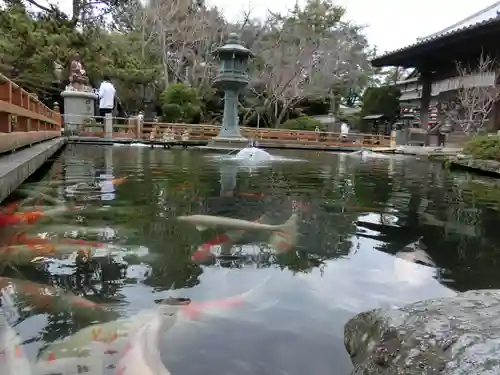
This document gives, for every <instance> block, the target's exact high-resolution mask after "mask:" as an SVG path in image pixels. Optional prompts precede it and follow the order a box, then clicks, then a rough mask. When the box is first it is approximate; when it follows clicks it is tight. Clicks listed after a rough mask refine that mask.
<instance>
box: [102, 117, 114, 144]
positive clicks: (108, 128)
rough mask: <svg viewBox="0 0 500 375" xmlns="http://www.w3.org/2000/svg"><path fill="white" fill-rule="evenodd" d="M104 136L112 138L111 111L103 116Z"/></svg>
mask: <svg viewBox="0 0 500 375" xmlns="http://www.w3.org/2000/svg"><path fill="white" fill-rule="evenodd" d="M104 138H106V139H112V138H113V115H112V114H111V113H106V115H105V116H104Z"/></svg>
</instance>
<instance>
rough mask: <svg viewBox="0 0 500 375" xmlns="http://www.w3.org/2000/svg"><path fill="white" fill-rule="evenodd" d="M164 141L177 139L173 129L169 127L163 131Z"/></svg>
mask: <svg viewBox="0 0 500 375" xmlns="http://www.w3.org/2000/svg"><path fill="white" fill-rule="evenodd" d="M162 141H163V142H173V141H175V138H174V135H173V134H172V130H171V129H170V128H167V129H165V130H164V131H163V136H162Z"/></svg>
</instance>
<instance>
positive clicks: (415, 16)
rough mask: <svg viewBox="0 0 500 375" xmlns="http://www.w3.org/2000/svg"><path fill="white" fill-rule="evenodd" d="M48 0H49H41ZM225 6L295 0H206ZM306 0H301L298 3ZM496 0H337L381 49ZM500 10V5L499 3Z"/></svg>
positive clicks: (236, 15)
mask: <svg viewBox="0 0 500 375" xmlns="http://www.w3.org/2000/svg"><path fill="white" fill-rule="evenodd" d="M40 2H41V3H47V0H45V1H40ZM51 2H58V3H59V4H60V6H61V8H62V9H63V10H66V11H69V10H70V9H71V1H70V0H51ZM207 2H208V4H209V5H216V6H217V7H218V8H219V9H222V10H223V12H224V14H225V16H226V18H227V19H228V20H230V21H235V20H237V19H241V18H242V17H243V14H244V13H245V12H246V11H248V10H249V9H251V10H252V14H253V15H254V16H255V17H259V18H264V17H265V16H266V14H267V11H268V10H271V11H274V12H282V13H286V12H287V10H288V9H291V8H292V7H293V6H294V5H295V3H296V0H239V1H235V0H207ZM303 2H304V0H299V4H300V3H303ZM494 2H495V1H494V0H475V1H456V0H419V1H414V2H402V1H400V0H377V1H373V0H336V3H337V4H339V5H343V6H345V7H346V9H347V18H348V19H350V20H352V21H354V22H356V23H358V24H362V25H365V26H366V30H365V34H366V36H367V37H368V41H369V42H370V44H371V45H375V46H377V51H378V52H379V54H380V53H383V52H386V51H392V50H395V49H398V48H402V47H405V46H407V45H410V44H412V43H414V42H415V41H416V39H417V38H419V37H424V36H426V35H429V34H432V33H434V32H437V31H440V30H441V29H444V28H446V27H447V26H450V25H452V24H454V23H455V22H458V21H460V20H462V19H464V18H466V17H467V16H470V15H471V14H473V13H475V12H478V11H480V10H482V9H483V8H486V7H487V6H489V5H491V4H493V3H494ZM498 10H500V6H499V7H498Z"/></svg>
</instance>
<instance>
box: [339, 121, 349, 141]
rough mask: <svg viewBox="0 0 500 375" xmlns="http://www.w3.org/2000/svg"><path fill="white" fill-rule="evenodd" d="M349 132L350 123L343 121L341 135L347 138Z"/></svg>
mask: <svg viewBox="0 0 500 375" xmlns="http://www.w3.org/2000/svg"><path fill="white" fill-rule="evenodd" d="M348 134H349V125H347V124H346V123H345V122H343V123H342V124H341V125H340V137H341V138H344V139H345V138H347V136H348Z"/></svg>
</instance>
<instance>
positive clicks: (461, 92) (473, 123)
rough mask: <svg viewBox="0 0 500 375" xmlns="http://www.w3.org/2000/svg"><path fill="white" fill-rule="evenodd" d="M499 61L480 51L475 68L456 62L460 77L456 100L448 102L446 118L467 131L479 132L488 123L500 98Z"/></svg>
mask: <svg viewBox="0 0 500 375" xmlns="http://www.w3.org/2000/svg"><path fill="white" fill-rule="evenodd" d="M496 66H497V64H496V61H495V59H493V58H492V57H490V56H487V55H484V54H481V56H480V58H479V60H478V61H477V64H475V65H474V66H473V67H469V66H464V65H463V64H460V63H458V64H457V76H458V80H456V81H452V82H453V83H451V84H452V85H455V87H450V88H451V89H456V90H457V92H456V96H455V98H454V100H452V101H450V102H449V103H447V104H446V108H445V111H444V115H445V119H446V120H448V121H449V122H451V123H452V124H453V125H455V124H457V125H458V126H460V128H461V129H462V130H463V131H464V132H465V133H476V132H478V131H480V130H482V129H483V128H484V126H485V125H486V124H487V123H488V120H489V116H490V114H491V111H492V109H493V106H494V104H495V103H496V102H497V100H498V99H500V89H499V87H498V84H497V78H498V76H497V73H496V71H495V70H496Z"/></svg>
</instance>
